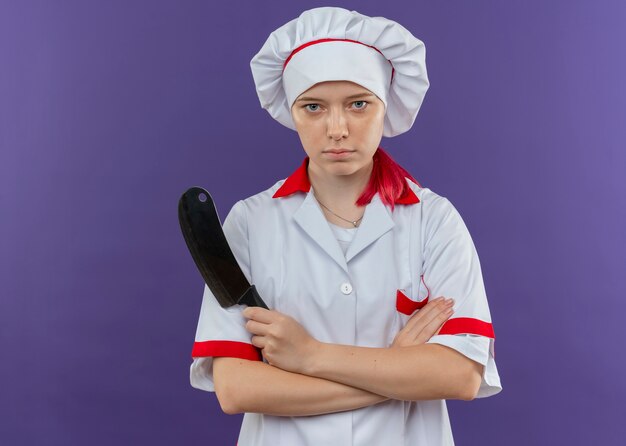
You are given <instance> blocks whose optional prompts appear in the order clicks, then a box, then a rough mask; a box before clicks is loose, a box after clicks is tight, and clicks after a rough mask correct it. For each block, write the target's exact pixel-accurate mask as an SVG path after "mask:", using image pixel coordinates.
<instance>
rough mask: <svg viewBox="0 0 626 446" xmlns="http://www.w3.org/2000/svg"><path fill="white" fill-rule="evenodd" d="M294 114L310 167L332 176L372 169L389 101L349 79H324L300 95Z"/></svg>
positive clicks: (292, 109) (294, 106) (292, 112)
mask: <svg viewBox="0 0 626 446" xmlns="http://www.w3.org/2000/svg"><path fill="white" fill-rule="evenodd" d="M291 116H292V118H293V121H294V123H295V125H296V130H297V131H298V135H299V137H300V141H301V142H302V147H303V148H304V151H305V152H306V153H307V155H308V156H309V158H310V160H309V169H311V168H313V169H316V170H317V171H318V172H323V173H325V174H330V175H353V174H355V173H358V172H360V171H363V170H364V169H365V170H368V169H371V166H372V157H373V156H374V153H375V152H376V149H377V148H378V146H379V145H380V140H381V139H382V135H383V124H384V119H385V104H384V103H383V102H382V101H381V100H380V99H379V98H378V97H377V96H376V95H374V94H373V93H372V92H371V91H370V90H367V89H366V88H364V87H362V86H360V85H358V84H355V83H353V82H349V81H328V82H320V83H319V84H315V85H314V86H313V87H311V88H309V89H308V90H307V91H305V92H304V93H302V94H301V95H300V96H298V98H297V99H296V100H295V102H294V103H293V106H292V107H291Z"/></svg>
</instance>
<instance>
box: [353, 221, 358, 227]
mask: <svg viewBox="0 0 626 446" xmlns="http://www.w3.org/2000/svg"><path fill="white" fill-rule="evenodd" d="M357 221H358V220H357ZM352 224H353V225H354V227H355V228H356V221H353V222H352Z"/></svg>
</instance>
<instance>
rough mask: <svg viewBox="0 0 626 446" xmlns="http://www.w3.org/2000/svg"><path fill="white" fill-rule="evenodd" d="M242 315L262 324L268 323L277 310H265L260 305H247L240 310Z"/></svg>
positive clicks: (273, 317) (274, 316)
mask: <svg viewBox="0 0 626 446" xmlns="http://www.w3.org/2000/svg"><path fill="white" fill-rule="evenodd" d="M242 314H243V316H244V317H245V318H248V319H253V320H255V321H258V322H262V323H264V324H270V323H271V322H272V321H273V320H274V319H275V318H276V315H277V314H278V312H277V311H273V310H266V309H265V308H261V307H247V308H246V309H244V310H243V312H242Z"/></svg>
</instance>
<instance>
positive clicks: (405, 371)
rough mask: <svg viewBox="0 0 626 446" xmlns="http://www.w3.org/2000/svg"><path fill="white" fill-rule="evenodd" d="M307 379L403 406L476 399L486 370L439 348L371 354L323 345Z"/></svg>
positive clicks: (366, 350) (370, 351)
mask: <svg viewBox="0 0 626 446" xmlns="http://www.w3.org/2000/svg"><path fill="white" fill-rule="evenodd" d="M303 373H305V374H306V375H309V376H314V377H317V378H323V379H327V380H330V381H335V382H338V383H342V384H345V385H348V386H352V387H357V388H359V389H363V390H366V391H369V392H372V393H375V394H378V395H384V396H386V397H388V398H392V399H398V400H410V401H415V400H432V399H463V400H467V399H472V398H473V397H474V394H475V391H476V390H477V388H478V385H480V379H481V374H482V365H480V364H478V363H476V362H474V361H472V360H470V359H468V358H467V357H465V356H464V355H462V354H461V353H459V352H457V351H456V350H453V349H451V348H448V347H445V346H443V345H439V344H421V345H415V346H410V347H396V348H368V347H354V346H350V345H339V344H326V343H319V344H318V345H317V348H316V351H315V352H314V354H313V355H312V356H311V361H309V362H308V364H307V365H306V369H305V370H303Z"/></svg>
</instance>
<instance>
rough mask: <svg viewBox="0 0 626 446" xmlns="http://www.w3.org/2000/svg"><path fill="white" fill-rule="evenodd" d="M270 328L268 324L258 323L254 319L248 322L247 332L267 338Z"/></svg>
mask: <svg viewBox="0 0 626 446" xmlns="http://www.w3.org/2000/svg"><path fill="white" fill-rule="evenodd" d="M269 328H270V326H269V325H268V324H264V323H262V322H257V321H255V320H253V319H250V320H249V321H248V322H246V330H248V331H249V332H250V333H252V334H255V335H261V336H265V335H267V333H268V331H269Z"/></svg>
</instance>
